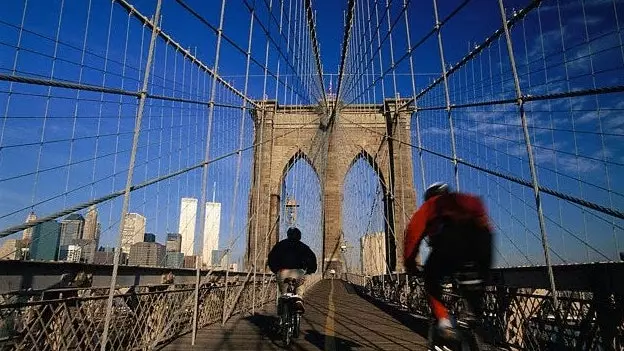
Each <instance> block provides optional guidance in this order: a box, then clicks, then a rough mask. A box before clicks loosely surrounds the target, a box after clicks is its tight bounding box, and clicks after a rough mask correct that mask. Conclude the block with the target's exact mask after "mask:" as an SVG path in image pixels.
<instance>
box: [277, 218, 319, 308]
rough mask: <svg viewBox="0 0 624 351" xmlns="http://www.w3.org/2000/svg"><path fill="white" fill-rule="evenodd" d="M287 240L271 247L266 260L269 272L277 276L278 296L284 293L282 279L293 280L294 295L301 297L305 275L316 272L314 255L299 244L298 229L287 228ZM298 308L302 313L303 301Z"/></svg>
mask: <svg viewBox="0 0 624 351" xmlns="http://www.w3.org/2000/svg"><path fill="white" fill-rule="evenodd" d="M286 235H287V238H286V239H284V240H282V241H280V242H278V243H277V244H275V246H273V248H272V249H271V252H269V257H268V260H267V265H268V266H269V268H270V269H271V272H273V273H275V274H276V275H277V284H278V288H279V292H280V295H281V294H283V293H285V292H286V284H284V279H286V278H294V279H297V281H298V286H297V288H296V290H295V293H296V294H297V295H299V296H303V293H304V287H303V283H304V281H305V278H304V276H305V275H306V274H312V273H315V272H316V269H317V265H316V255H315V254H314V252H312V250H311V249H310V247H309V246H308V245H306V244H304V243H302V242H301V231H300V230H299V229H298V228H294V227H293V228H289V229H288V231H287V233H286ZM296 303H297V304H298V306H297V307H298V308H299V309H301V311H303V301H300V300H299V301H297V302H296Z"/></svg>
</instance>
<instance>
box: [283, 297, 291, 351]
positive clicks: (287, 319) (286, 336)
mask: <svg viewBox="0 0 624 351" xmlns="http://www.w3.org/2000/svg"><path fill="white" fill-rule="evenodd" d="M282 308H283V310H282V313H283V314H282V316H283V317H282V321H283V323H284V324H283V326H282V340H283V341H284V345H285V346H288V345H290V342H291V341H292V335H293V323H292V314H291V308H290V303H285V304H284V306H283V307H282Z"/></svg>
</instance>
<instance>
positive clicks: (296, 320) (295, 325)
mask: <svg viewBox="0 0 624 351" xmlns="http://www.w3.org/2000/svg"><path fill="white" fill-rule="evenodd" d="M300 323H301V315H300V314H299V313H293V314H292V329H293V334H292V336H293V338H298V337H299V325H300Z"/></svg>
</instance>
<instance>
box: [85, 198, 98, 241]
mask: <svg viewBox="0 0 624 351" xmlns="http://www.w3.org/2000/svg"><path fill="white" fill-rule="evenodd" d="M82 239H86V240H93V241H94V242H95V246H96V247H97V246H98V243H99V241H100V226H99V223H98V210H97V207H95V205H92V206H90V207H89V209H88V210H87V213H86V215H85V224H84V230H83V232H82Z"/></svg>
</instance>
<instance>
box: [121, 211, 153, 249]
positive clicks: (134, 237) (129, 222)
mask: <svg viewBox="0 0 624 351" xmlns="http://www.w3.org/2000/svg"><path fill="white" fill-rule="evenodd" d="M146 222H147V220H146V219H145V217H144V216H142V215H140V214H138V213H128V214H126V220H125V221H124V227H123V231H122V235H121V237H122V239H121V241H122V243H121V251H122V252H124V253H126V254H130V248H131V247H132V245H134V244H136V243H140V242H143V240H144V238H145V225H146Z"/></svg>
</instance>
